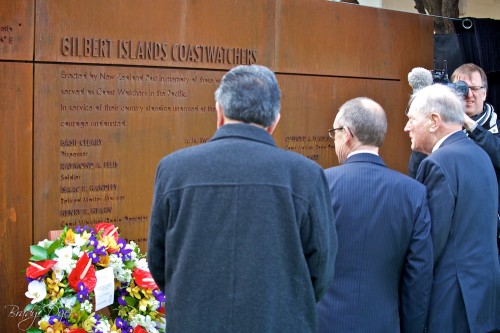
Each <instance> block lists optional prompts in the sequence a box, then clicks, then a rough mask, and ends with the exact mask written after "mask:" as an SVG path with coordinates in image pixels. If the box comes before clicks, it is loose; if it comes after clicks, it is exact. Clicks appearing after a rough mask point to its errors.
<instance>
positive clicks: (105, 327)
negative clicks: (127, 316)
mask: <svg viewBox="0 0 500 333" xmlns="http://www.w3.org/2000/svg"><path fill="white" fill-rule="evenodd" d="M94 330H95V331H96V332H102V333H108V332H109V331H110V330H111V325H110V324H109V323H108V322H107V321H104V320H100V321H99V322H98V324H97V325H95V328H94Z"/></svg>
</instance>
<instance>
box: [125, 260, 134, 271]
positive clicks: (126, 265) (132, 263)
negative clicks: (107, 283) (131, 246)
mask: <svg viewBox="0 0 500 333" xmlns="http://www.w3.org/2000/svg"><path fill="white" fill-rule="evenodd" d="M123 264H124V266H125V267H126V268H128V269H130V270H131V271H132V270H134V268H135V263H134V262H133V261H132V260H129V261H124V262H123Z"/></svg>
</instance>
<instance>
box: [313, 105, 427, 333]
mask: <svg viewBox="0 0 500 333" xmlns="http://www.w3.org/2000/svg"><path fill="white" fill-rule="evenodd" d="M329 132H330V136H331V137H332V138H333V139H334V143H335V151H336V153H337V156H338V159H339V162H340V163H341V164H342V165H341V166H338V167H333V168H329V169H327V170H326V171H325V172H326V177H327V180H328V184H329V186H330V192H331V197H332V208H333V211H334V214H335V216H336V226H337V234H338V238H339V250H338V253H337V260H336V262H335V277H334V281H333V283H332V285H331V287H330V289H329V290H328V292H327V294H326V296H325V297H324V298H323V299H322V300H321V301H320V302H319V303H318V317H319V319H318V322H319V332H321V333H329V332H384V333H399V332H415V333H417V332H420V333H421V332H423V331H424V327H425V323H426V318H427V311H428V305H429V298H430V293H431V284H432V263H433V255H432V240H431V238H430V228H431V222H430V216H429V208H428V205H427V198H426V191H425V187H424V186H423V185H422V184H420V183H419V182H417V181H416V180H414V179H411V178H410V177H408V176H406V175H403V174H402V173H399V172H397V171H394V170H391V169H389V168H388V167H387V166H386V165H385V163H384V162H383V160H382V158H381V157H380V156H379V155H378V151H379V148H380V147H381V146H382V143H383V142H384V139H385V135H386V132H387V119H386V115H385V112H384V110H383V109H382V107H381V106H380V105H379V104H378V103H376V102H375V101H373V100H371V99H369V98H364V97H362V98H355V99H353V100H350V101H348V102H346V103H345V104H344V105H342V106H341V107H340V110H339V112H338V114H337V116H336V117H335V121H334V123H333V128H332V129H330V131H329Z"/></svg>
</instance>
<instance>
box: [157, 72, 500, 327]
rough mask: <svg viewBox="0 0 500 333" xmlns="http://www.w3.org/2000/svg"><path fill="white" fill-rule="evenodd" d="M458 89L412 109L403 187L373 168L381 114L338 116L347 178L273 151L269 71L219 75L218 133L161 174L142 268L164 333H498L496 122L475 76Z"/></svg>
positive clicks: (368, 109) (482, 78)
mask: <svg viewBox="0 0 500 333" xmlns="http://www.w3.org/2000/svg"><path fill="white" fill-rule="evenodd" d="M452 80H453V81H458V80H461V81H465V82H466V83H467V85H468V93H467V95H466V96H465V97H460V96H458V95H457V94H456V93H455V92H454V91H453V90H452V89H451V88H450V87H448V86H446V85H441V84H433V85H429V86H427V87H425V88H423V89H421V90H419V91H417V92H415V93H414V94H413V95H412V96H411V98H410V101H409V104H408V110H407V116H408V122H407V124H406V126H405V127H404V131H405V132H407V133H408V135H409V137H410V139H411V150H412V151H413V152H414V154H412V159H410V161H409V170H410V171H412V170H413V171H414V174H410V175H404V174H402V173H400V172H398V171H395V170H391V169H390V168H388V167H387V166H386V165H385V164H384V161H383V159H382V158H381V157H380V156H379V148H380V147H381V146H382V145H383V142H384V139H385V136H386V132H387V118H386V114H385V111H384V109H383V107H382V106H381V105H380V104H378V103H377V102H376V101H374V100H372V99H370V98H367V97H359V98H354V99H352V100H349V101H346V102H345V103H344V104H343V105H342V106H341V107H340V108H339V110H338V112H337V114H336V117H335V119H334V120H333V127H332V128H331V129H330V130H328V132H329V135H330V137H331V138H332V140H333V141H334V145H335V153H336V155H337V157H338V160H339V163H340V165H339V166H336V167H332V168H328V169H326V170H324V169H323V168H321V167H320V166H319V165H318V164H316V163H315V162H313V161H311V160H309V159H307V158H306V157H304V156H302V155H299V154H296V153H293V152H290V151H286V150H283V149H280V148H279V147H278V146H277V145H276V144H275V142H274V140H273V138H272V133H273V131H274V130H275V128H276V126H277V124H278V122H279V120H280V115H281V114H280V101H281V92H280V89H279V85H278V82H277V80H276V77H275V75H274V73H273V72H272V71H271V70H269V69H268V68H266V67H264V66H260V65H251V66H238V67H235V68H233V69H231V70H230V71H229V72H228V73H226V74H225V75H224V77H223V78H222V81H221V83H220V86H219V87H218V89H217V90H216V92H215V101H216V103H215V107H216V114H217V120H216V121H217V131H216V132H215V134H214V136H213V137H212V138H211V139H210V140H209V141H208V142H207V143H205V144H202V145H198V146H195V147H190V148H186V149H182V150H179V151H176V152H174V153H172V154H169V155H167V156H165V157H164V158H163V159H162V160H161V161H160V163H159V165H158V168H157V172H156V179H155V186H154V197H153V205H152V211H151V221H150V226H149V235H148V262H149V267H150V270H151V274H152V276H153V278H154V280H155V282H156V283H157V284H158V286H160V288H161V289H162V291H163V292H164V293H165V295H166V306H165V309H166V331H167V332H169V333H171V332H182V333H184V332H217V333H219V332H238V333H240V332H241V333H244V332H252V333H255V332H258V333H262V332H300V333H303V332H325V333H326V332H340V333H343V332H384V333H385V332H439V333H443V332H444V333H448V332H450V333H455V332H458V333H460V332H481V333H485V332H495V331H496V330H500V260H499V256H498V254H499V252H498V247H497V242H498V230H499V229H498V228H499V226H500V224H499V212H500V210H499V201H500V196H499V190H498V187H499V183H498V182H499V179H500V173H499V170H500V153H499V152H500V136H499V133H498V126H499V124H498V120H497V118H496V113H495V112H494V109H493V107H492V106H491V105H489V104H488V103H486V102H485V100H486V92H487V80H486V75H485V74H484V71H483V70H482V69H481V68H480V67H478V66H476V65H473V64H465V65H463V66H460V67H459V68H458V69H457V70H456V71H455V72H454V73H453V75H452ZM401 130H403V128H402V129H401ZM325 131H326V129H325ZM408 149H410V147H408Z"/></svg>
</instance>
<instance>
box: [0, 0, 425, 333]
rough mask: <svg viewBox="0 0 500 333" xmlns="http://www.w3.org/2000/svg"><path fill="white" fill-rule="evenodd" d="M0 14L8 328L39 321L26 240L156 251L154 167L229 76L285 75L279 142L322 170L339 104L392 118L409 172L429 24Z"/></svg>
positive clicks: (202, 119)
mask: <svg viewBox="0 0 500 333" xmlns="http://www.w3.org/2000/svg"><path fill="white" fill-rule="evenodd" d="M0 6H1V10H0V126H1V132H0V133H1V134H0V135H1V144H0V147H1V156H2V159H1V162H0V236H1V242H0V244H1V245H0V246H1V249H0V250H1V252H0V265H1V267H2V269H1V270H0V281H2V283H1V284H0V295H1V296H0V297H1V304H0V327H2V330H3V331H5V332H16V331H23V330H26V329H27V328H28V327H29V326H30V325H31V324H32V322H33V318H32V317H31V314H30V313H24V312H23V311H22V310H23V309H24V306H25V305H26V304H27V303H28V299H27V298H25V296H24V292H25V291H26V282H25V279H24V275H23V273H22V270H24V269H25V268H26V266H27V261H28V258H29V256H30V254H29V246H30V245H31V244H36V243H37V242H38V241H40V240H43V239H45V238H47V233H48V232H49V231H50V230H57V229H62V228H63V227H64V226H65V225H67V226H72V227H74V226H77V225H93V224H95V223H97V222H102V221H109V222H112V223H114V224H116V225H117V226H118V227H119V228H120V232H121V235H122V236H123V237H124V238H127V239H128V240H134V241H135V242H137V243H138V244H139V246H140V247H141V248H142V250H143V251H145V249H146V237H147V227H148V221H149V214H150V204H151V199H152V188H153V181H154V175H155V169H156V165H157V163H158V161H159V160H160V158H161V157H162V156H164V155H166V154H168V153H170V152H173V151H175V150H177V149H181V148H184V147H189V146H193V145H197V144H201V143H203V142H205V141H207V140H208V139H209V138H210V137H211V136H212V134H213V133H214V131H215V129H216V116H215V109H214V97H213V95H214V91H215V89H216V88H217V86H218V84H219V82H220V79H221V78H222V76H223V75H224V73H225V72H226V71H227V70H228V69H230V68H232V67H233V66H236V65H240V64H244V65H248V64H261V65H265V66H268V67H270V68H271V69H272V70H274V71H275V72H276V74H277V77H278V81H279V83H280V86H281V89H282V120H281V122H280V124H279V126H278V128H277V130H276V132H275V133H274V138H275V140H276V142H277V144H278V145H279V146H280V147H282V148H284V149H289V150H292V151H296V152H297V153H300V154H303V155H305V156H307V157H309V158H311V159H313V160H315V161H317V162H318V163H319V164H320V165H322V166H323V167H325V168H326V167H330V166H333V165H336V164H337V159H336V156H335V152H334V149H333V143H332V141H331V140H329V138H328V132H327V130H328V128H330V127H331V125H332V122H333V119H334V117H335V114H336V112H337V110H338V108H339V106H340V105H341V104H342V103H343V102H345V101H346V100H347V99H350V98H353V97H357V96H368V97H371V98H373V99H375V100H376V101H378V102H380V103H381V104H382V106H383V107H384V108H385V110H386V111H387V114H388V121H389V131H388V136H387V140H386V143H385V145H384V147H383V149H382V151H381V154H382V156H383V158H384V159H385V161H386V162H387V164H388V165H389V166H390V167H392V168H395V169H398V170H400V171H401V172H406V165H407V160H408V156H409V140H408V138H407V136H406V135H405V134H404V132H403V127H404V124H405V115H404V111H405V107H406V103H407V100H408V96H409V94H410V92H411V91H410V87H409V85H408V83H407V74H408V72H409V71H410V70H411V69H412V68H413V67H416V66H422V67H427V68H430V66H431V65H432V55H433V36H432V33H433V32H432V20H431V19H429V18H425V17H422V16H418V15H413V14H407V13H400V12H394V11H386V10H381V9H374V8H367V7H361V6H356V5H349V4H341V3H332V2H326V1H321V0H311V1H307V2H304V1H300V0H281V1H280V0H246V1H235V0H217V1H194V0H187V1H177V0H155V1H148V2H141V1H135V0H107V1H100V0H86V1H81V0H65V1H56V0H38V1H36V2H35V1H33V0H23V1H4V2H2V4H1V5H0Z"/></svg>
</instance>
